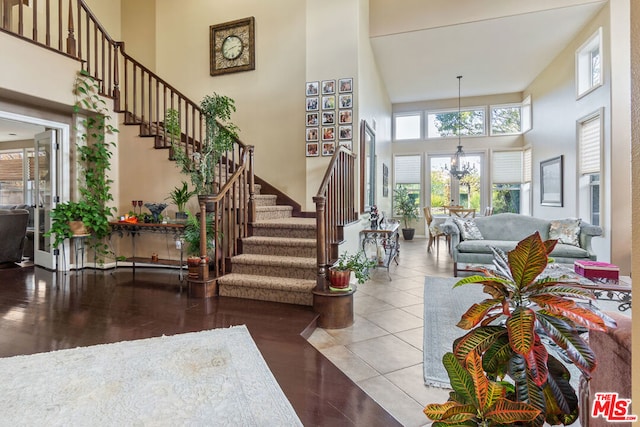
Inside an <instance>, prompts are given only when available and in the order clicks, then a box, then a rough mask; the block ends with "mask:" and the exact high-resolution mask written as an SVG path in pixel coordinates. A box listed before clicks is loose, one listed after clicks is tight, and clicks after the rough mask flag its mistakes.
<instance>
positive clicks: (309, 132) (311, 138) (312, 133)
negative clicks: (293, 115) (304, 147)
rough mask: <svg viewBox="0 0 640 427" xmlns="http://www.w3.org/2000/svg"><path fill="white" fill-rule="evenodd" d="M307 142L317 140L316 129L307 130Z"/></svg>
mask: <svg viewBox="0 0 640 427" xmlns="http://www.w3.org/2000/svg"><path fill="white" fill-rule="evenodd" d="M306 140H307V141H317V140H318V128H307V138H306Z"/></svg>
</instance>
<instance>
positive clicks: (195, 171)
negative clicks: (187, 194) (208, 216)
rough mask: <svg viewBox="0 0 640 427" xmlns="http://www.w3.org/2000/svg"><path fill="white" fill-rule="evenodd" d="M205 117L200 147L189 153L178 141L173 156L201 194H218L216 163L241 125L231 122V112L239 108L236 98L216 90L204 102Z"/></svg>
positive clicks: (229, 146) (196, 190)
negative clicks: (236, 104) (188, 154)
mask: <svg viewBox="0 0 640 427" xmlns="http://www.w3.org/2000/svg"><path fill="white" fill-rule="evenodd" d="M200 109H201V111H202V114H203V116H204V118H205V136H204V140H203V141H201V145H200V150H199V151H195V152H193V153H192V154H191V155H190V156H187V154H186V152H185V150H184V149H182V147H180V146H179V145H178V144H173V146H172V148H173V157H174V159H175V161H176V165H177V167H178V168H180V171H181V172H182V173H184V174H186V175H188V176H189V178H190V180H191V184H193V186H194V191H195V193H196V194H198V195H208V194H215V193H216V191H217V190H218V183H217V181H216V176H215V166H216V164H217V163H218V162H219V161H220V160H221V158H222V156H223V155H224V153H225V152H227V151H228V150H230V149H231V148H232V147H233V144H234V142H235V141H236V140H237V138H238V128H237V127H236V126H235V125H234V124H233V123H230V122H229V120H230V118H231V113H232V112H234V111H236V107H235V103H234V100H233V99H231V98H229V97H227V96H224V95H218V94H217V93H214V94H213V95H207V96H205V97H204V99H203V100H202V102H201V103H200Z"/></svg>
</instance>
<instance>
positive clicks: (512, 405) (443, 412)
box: [424, 351, 540, 427]
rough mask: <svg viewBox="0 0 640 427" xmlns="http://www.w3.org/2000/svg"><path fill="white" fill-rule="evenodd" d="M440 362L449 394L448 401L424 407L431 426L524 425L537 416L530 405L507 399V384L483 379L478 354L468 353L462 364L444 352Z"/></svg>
mask: <svg viewBox="0 0 640 427" xmlns="http://www.w3.org/2000/svg"><path fill="white" fill-rule="evenodd" d="M442 361H443V364H444V366H445V368H446V370H447V373H448V374H449V378H450V379H451V387H453V391H452V392H451V394H450V399H449V401H448V402H446V403H443V404H438V403H432V404H429V405H427V406H426V407H425V409H424V413H425V415H426V416H427V417H429V418H431V419H432V420H434V421H435V422H434V423H433V424H432V426H433V427H444V426H450V425H456V426H495V425H504V424H513V423H525V422H532V421H534V420H535V419H536V418H537V417H538V416H539V415H540V410H539V409H536V408H535V407H534V406H533V405H530V404H528V403H525V402H514V401H512V400H509V399H508V398H507V395H508V393H509V391H510V390H512V389H513V387H512V385H511V384H509V383H507V382H505V381H499V382H498V381H492V380H490V379H488V378H487V377H486V375H485V373H484V370H483V367H482V359H481V358H480V355H479V354H478V352H476V351H472V352H471V353H469V355H468V356H467V358H466V360H465V361H464V363H462V362H460V361H459V360H458V359H457V358H456V356H455V355H454V354H453V353H446V354H445V355H444V357H443V358H442Z"/></svg>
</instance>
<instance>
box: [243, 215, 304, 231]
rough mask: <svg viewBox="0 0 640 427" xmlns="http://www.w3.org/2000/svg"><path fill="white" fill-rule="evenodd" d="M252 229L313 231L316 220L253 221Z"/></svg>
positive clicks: (296, 218) (298, 218)
mask: <svg viewBox="0 0 640 427" xmlns="http://www.w3.org/2000/svg"><path fill="white" fill-rule="evenodd" d="M253 226H254V227H258V228H260V227H280V228H304V229H310V230H315V228H316V219H315V218H300V217H291V218H282V219H265V220H261V221H254V223H253Z"/></svg>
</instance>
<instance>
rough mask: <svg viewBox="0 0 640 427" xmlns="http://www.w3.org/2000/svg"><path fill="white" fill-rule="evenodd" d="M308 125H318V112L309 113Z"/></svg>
mask: <svg viewBox="0 0 640 427" xmlns="http://www.w3.org/2000/svg"><path fill="white" fill-rule="evenodd" d="M307 126H318V113H307Z"/></svg>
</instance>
